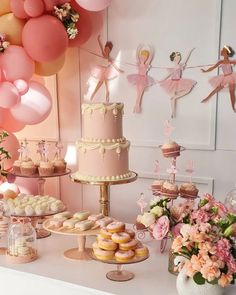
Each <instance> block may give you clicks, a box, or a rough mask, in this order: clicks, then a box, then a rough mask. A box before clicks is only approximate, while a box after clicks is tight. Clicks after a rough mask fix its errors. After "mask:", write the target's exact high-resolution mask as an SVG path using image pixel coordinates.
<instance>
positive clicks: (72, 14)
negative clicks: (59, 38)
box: [54, 3, 79, 39]
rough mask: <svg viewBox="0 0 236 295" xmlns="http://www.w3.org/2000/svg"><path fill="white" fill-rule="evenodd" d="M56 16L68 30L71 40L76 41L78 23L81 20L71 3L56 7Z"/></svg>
mask: <svg viewBox="0 0 236 295" xmlns="http://www.w3.org/2000/svg"><path fill="white" fill-rule="evenodd" d="M54 15H55V16H56V17H57V18H58V19H59V20H60V21H61V22H62V23H63V25H64V27H65V28H66V32H67V35H68V37H69V39H75V37H76V35H77V34H78V29H77V28H76V23H77V21H78V20H79V14H78V13H77V11H75V10H74V9H73V8H72V7H71V5H70V3H64V4H62V5H58V6H54Z"/></svg>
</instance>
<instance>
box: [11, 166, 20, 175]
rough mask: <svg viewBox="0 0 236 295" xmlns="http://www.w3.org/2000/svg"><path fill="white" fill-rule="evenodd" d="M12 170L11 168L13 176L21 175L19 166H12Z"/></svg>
mask: <svg viewBox="0 0 236 295" xmlns="http://www.w3.org/2000/svg"><path fill="white" fill-rule="evenodd" d="M12 168H13V172H14V173H15V174H21V171H20V166H13V167H12Z"/></svg>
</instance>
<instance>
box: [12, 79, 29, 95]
mask: <svg viewBox="0 0 236 295" xmlns="http://www.w3.org/2000/svg"><path fill="white" fill-rule="evenodd" d="M13 84H14V85H15V86H16V88H17V90H18V92H19V93H20V95H24V94H25V93H26V92H27V91H28V90H29V84H28V83H27V82H26V81H25V80H22V79H18V80H15V81H14V82H13Z"/></svg>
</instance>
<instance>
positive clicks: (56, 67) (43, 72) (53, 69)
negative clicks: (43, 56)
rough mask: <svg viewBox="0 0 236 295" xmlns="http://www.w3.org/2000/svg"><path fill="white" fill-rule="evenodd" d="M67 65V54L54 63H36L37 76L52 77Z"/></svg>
mask: <svg viewBox="0 0 236 295" xmlns="http://www.w3.org/2000/svg"><path fill="white" fill-rule="evenodd" d="M64 63H65V54H63V55H62V56H60V57H59V58H57V59H56V60H54V61H51V62H45V63H39V62H36V63H35V74H37V75H39V76H51V75H55V74H56V73H58V72H59V71H60V69H61V68H62V67H63V65H64Z"/></svg>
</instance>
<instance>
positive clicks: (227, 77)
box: [201, 45, 236, 112]
mask: <svg viewBox="0 0 236 295" xmlns="http://www.w3.org/2000/svg"><path fill="white" fill-rule="evenodd" d="M234 53H235V52H234V50H233V49H232V48H231V47H230V46H227V45H225V46H224V47H223V48H222V49H221V52H220V55H221V56H222V57H223V59H221V60H219V61H218V62H217V63H216V64H215V65H213V66H212V67H210V68H208V69H207V70H204V69H201V71H202V72H203V73H207V72H210V71H212V70H214V69H216V68H218V67H219V68H221V70H222V72H223V75H218V76H214V77H212V78H211V79H210V80H209V83H210V84H211V86H212V87H214V90H213V91H212V92H211V93H210V94H209V95H208V96H207V97H206V98H205V99H203V100H202V101H201V102H206V101H208V100H209V99H210V98H211V97H212V96H213V95H214V94H216V93H217V92H219V91H220V90H222V89H223V88H228V89H229V94H230V101H231V107H232V109H233V111H234V112H236V110H235V84H236V73H234V72H233V70H232V65H235V64H236V60H230V59H229V57H232V56H233V55H234Z"/></svg>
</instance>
